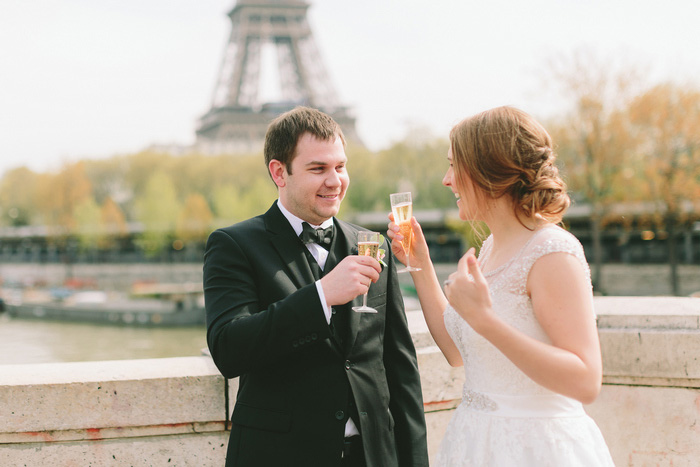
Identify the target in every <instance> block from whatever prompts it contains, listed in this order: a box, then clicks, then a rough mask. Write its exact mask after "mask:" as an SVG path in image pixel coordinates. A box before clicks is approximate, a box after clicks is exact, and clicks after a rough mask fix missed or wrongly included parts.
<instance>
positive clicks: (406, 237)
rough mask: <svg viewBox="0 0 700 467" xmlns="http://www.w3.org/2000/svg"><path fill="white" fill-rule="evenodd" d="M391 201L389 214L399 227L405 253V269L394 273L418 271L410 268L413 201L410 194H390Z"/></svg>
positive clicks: (407, 192) (408, 192)
mask: <svg viewBox="0 0 700 467" xmlns="http://www.w3.org/2000/svg"><path fill="white" fill-rule="evenodd" d="M389 199H390V200H391V212H393V213H394V223H395V224H396V225H398V226H399V233H400V234H401V235H402V236H403V240H401V246H402V247H403V251H404V253H406V267H405V268H403V269H400V270H398V271H396V272H410V271H420V268H414V267H412V266H411V238H412V237H413V228H412V227H411V218H412V217H413V201H412V199H411V192H410V191H406V192H404V193H392V194H391V195H389Z"/></svg>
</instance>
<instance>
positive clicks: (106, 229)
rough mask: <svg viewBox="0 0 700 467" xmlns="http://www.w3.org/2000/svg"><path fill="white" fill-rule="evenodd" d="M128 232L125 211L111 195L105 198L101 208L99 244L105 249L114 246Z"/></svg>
mask: <svg viewBox="0 0 700 467" xmlns="http://www.w3.org/2000/svg"><path fill="white" fill-rule="evenodd" d="M127 234H128V228H127V224H126V219H125V217H124V213H123V212H122V210H121V208H120V207H119V205H118V204H117V203H116V202H114V200H113V199H112V198H111V197H109V196H108V197H107V198H105V200H104V202H103V203H102V207H101V208H100V234H99V238H98V246H99V247H100V248H101V249H103V250H106V249H110V248H114V246H115V244H116V243H117V242H118V241H119V239H120V238H122V237H125V236H126V235H127Z"/></svg>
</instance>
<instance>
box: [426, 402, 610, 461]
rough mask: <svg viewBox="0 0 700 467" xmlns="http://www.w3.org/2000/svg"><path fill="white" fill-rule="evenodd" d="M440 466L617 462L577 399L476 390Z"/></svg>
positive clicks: (455, 422)
mask: <svg viewBox="0 0 700 467" xmlns="http://www.w3.org/2000/svg"><path fill="white" fill-rule="evenodd" d="M435 465H437V466H438V467H463V466H478V467H487V466H494V467H516V466H523V467H547V466H551V467H579V466H580V467H597V466H614V464H613V461H612V458H611V457H610V452H609V450H608V447H607V445H606V444H605V440H604V439H603V435H602V434H601V432H600V430H599V429H598V426H597V425H596V424H595V422H594V421H593V419H591V418H590V417H589V416H588V415H587V414H586V413H585V412H584V410H583V406H582V405H581V404H580V403H579V402H578V401H575V400H573V399H569V398H567V397H564V396H560V395H544V396H542V395H535V396H504V395H492V394H479V393H475V392H471V391H465V394H464V399H463V400H462V403H461V404H460V405H459V407H457V409H456V411H455V414H454V416H453V417H452V420H450V423H449V425H448V427H447V431H446V433H445V437H444V438H443V440H442V444H441V446H440V451H439V453H438V455H437V458H436V463H435Z"/></svg>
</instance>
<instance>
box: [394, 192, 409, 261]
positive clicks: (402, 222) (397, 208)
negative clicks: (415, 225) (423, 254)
mask: <svg viewBox="0 0 700 467" xmlns="http://www.w3.org/2000/svg"><path fill="white" fill-rule="evenodd" d="M391 210H392V211H393V212H394V222H395V223H396V224H397V225H398V226H399V233H400V234H401V235H402V236H403V240H402V241H401V246H403V251H404V252H405V253H406V254H407V255H408V252H409V251H411V237H412V234H413V229H412V228H411V217H413V203H411V202H410V201H409V202H408V203H401V204H397V205H394V206H392V207H391Z"/></svg>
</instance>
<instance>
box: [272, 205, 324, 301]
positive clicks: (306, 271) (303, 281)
mask: <svg viewBox="0 0 700 467" xmlns="http://www.w3.org/2000/svg"><path fill="white" fill-rule="evenodd" d="M265 227H266V228H267V231H268V232H269V234H270V241H271V243H272V246H273V247H274V248H275V250H277V253H278V254H279V256H280V258H281V259H282V263H283V264H284V266H285V267H286V268H287V269H288V270H289V273H290V276H291V278H292V280H293V281H294V284H295V285H296V286H297V287H299V288H301V287H304V286H305V285H308V284H311V283H313V282H314V281H315V279H314V275H313V273H312V272H311V267H310V266H309V262H308V260H307V259H306V256H304V250H303V248H305V247H304V244H303V243H302V242H301V240H299V237H297V236H296V234H295V233H294V229H293V228H292V226H291V225H290V224H289V221H288V220H287V219H286V218H285V217H284V215H283V214H282V211H280V210H279V208H278V207H277V202H275V204H273V205H272V207H271V208H270V209H269V210H268V211H267V212H266V213H265Z"/></svg>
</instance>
